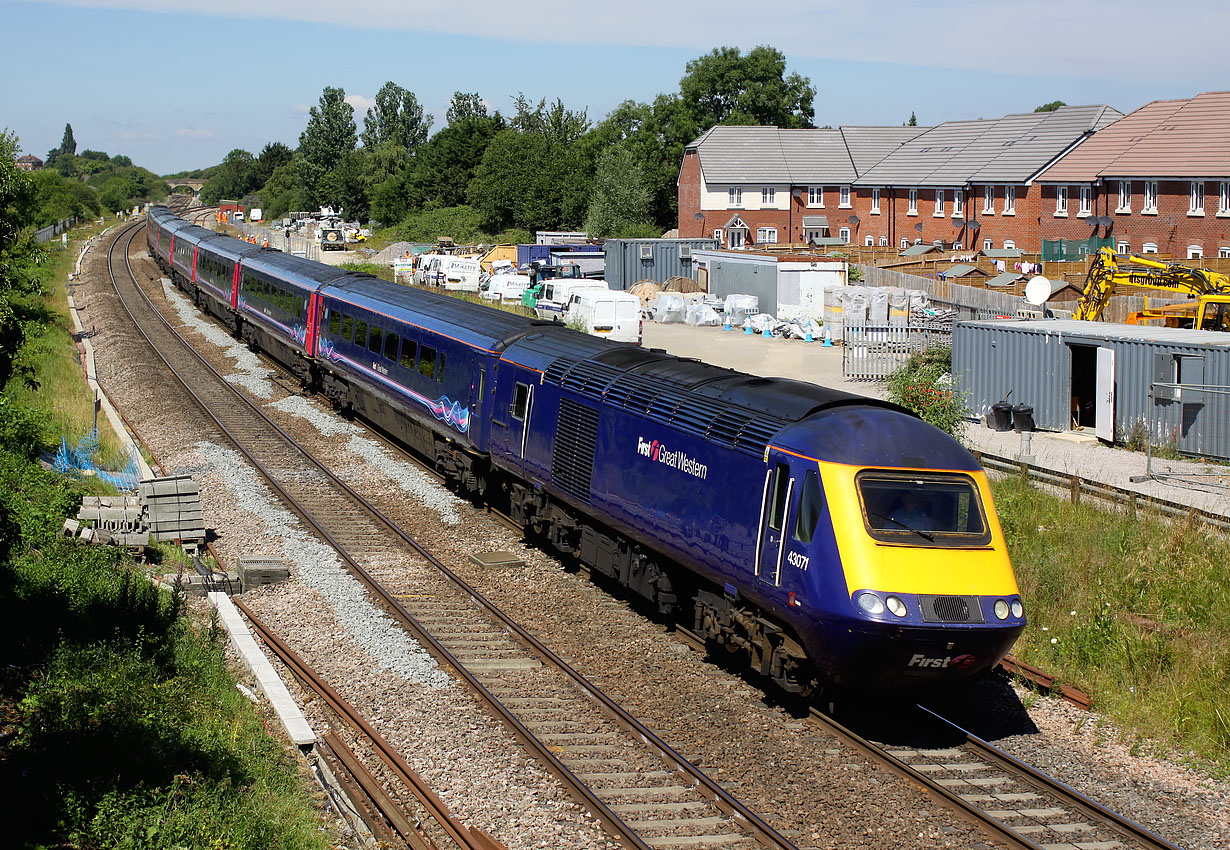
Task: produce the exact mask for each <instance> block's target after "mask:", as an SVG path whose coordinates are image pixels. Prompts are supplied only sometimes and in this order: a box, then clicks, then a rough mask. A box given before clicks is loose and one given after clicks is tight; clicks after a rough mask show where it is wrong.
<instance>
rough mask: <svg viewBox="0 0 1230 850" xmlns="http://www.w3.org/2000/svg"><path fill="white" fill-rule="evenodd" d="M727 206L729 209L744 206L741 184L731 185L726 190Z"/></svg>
mask: <svg viewBox="0 0 1230 850" xmlns="http://www.w3.org/2000/svg"><path fill="white" fill-rule="evenodd" d="M726 206H727V208H729V209H732V210H733V209H742V208H743V189H742V188H741V187H739V186H731V187H730V188H729V189H727V190H726Z"/></svg>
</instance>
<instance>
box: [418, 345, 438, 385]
mask: <svg viewBox="0 0 1230 850" xmlns="http://www.w3.org/2000/svg"><path fill="white" fill-rule="evenodd" d="M419 374H420V375H422V376H423V377H425V378H434V377H435V376H436V350H435V349H434V348H428V347H427V346H425V345H424V346H422V347H421V348H419Z"/></svg>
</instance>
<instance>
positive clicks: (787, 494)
mask: <svg viewBox="0 0 1230 850" xmlns="http://www.w3.org/2000/svg"><path fill="white" fill-rule="evenodd" d="M769 462H770V466H769V469H768V470H767V471H766V472H765V478H764V492H763V494H762V497H761V501H760V548H759V549H757V550H756V565H755V572H756V579H757V581H758V582H760V583H761V584H767V585H771V586H773V587H779V586H780V585H781V583H782V579H781V576H782V558H783V557H784V556H785V544H784V542H783V539H782V538H783V537H784V536H785V529H786V515H787V513H789V508H790V503H791V497H792V496H793V493H794V477H793V476H792V475H791V473H790V465H789V464H787V463H784V462H783V461H781V460H774V459H773V458H772V457H770V459H769Z"/></svg>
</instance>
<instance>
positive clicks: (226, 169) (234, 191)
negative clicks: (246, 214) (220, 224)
mask: <svg viewBox="0 0 1230 850" xmlns="http://www.w3.org/2000/svg"><path fill="white" fill-rule="evenodd" d="M255 162H256V159H255V157H253V156H252V154H250V153H248V152H247V151H245V150H243V149H242V148H235V149H234V150H232V151H231V152H230V153H228V154H227V155H226V156H225V157H224V158H223V160H222V165H221V167H220V168H219V169H218V170H217V171H216V172H214V174H213V176H212V177H210V178H209V180H208V181H207V182H206V183H205V185H204V186H202V187H201V200H202V201H204V202H205V203H207V204H213V203H217V202H218V201H219V200H221V199H223V198H230V199H234V200H238V199H239V198H242V197H243V196H244V195H246V194H247V193H248V192H249V191H251V190H252V189H253V188H255V187H254V186H252V185H251V176H252V169H253V165H254V163H255Z"/></svg>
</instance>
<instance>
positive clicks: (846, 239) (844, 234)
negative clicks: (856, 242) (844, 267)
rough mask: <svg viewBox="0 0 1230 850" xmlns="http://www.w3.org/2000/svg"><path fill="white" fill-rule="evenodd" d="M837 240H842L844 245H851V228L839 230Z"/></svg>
mask: <svg viewBox="0 0 1230 850" xmlns="http://www.w3.org/2000/svg"><path fill="white" fill-rule="evenodd" d="M837 238H838V239H840V240H841V241H842V242H843V243H844V244H846V245H849V244H850V228H848V227H842V228H840V229H838V231H837Z"/></svg>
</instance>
